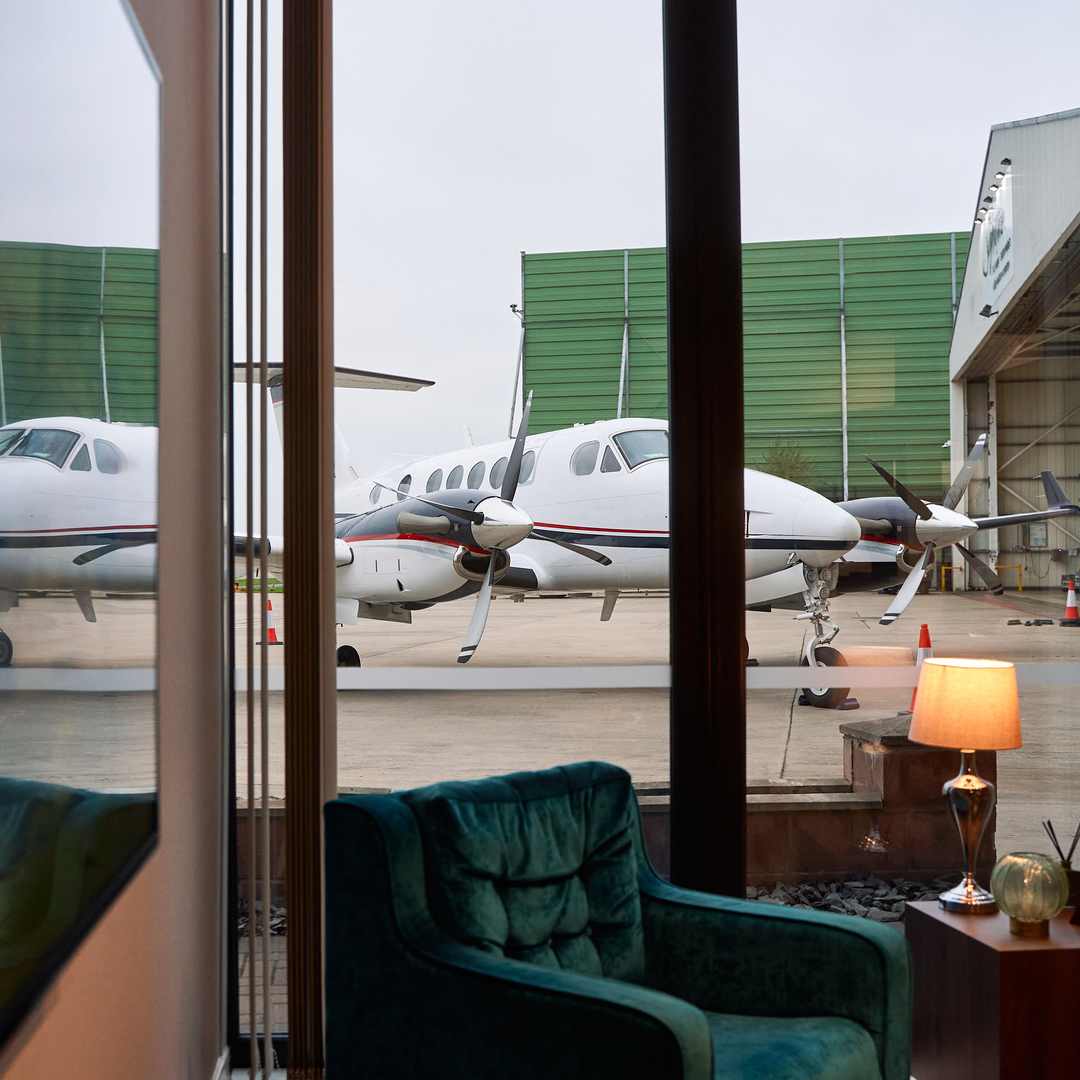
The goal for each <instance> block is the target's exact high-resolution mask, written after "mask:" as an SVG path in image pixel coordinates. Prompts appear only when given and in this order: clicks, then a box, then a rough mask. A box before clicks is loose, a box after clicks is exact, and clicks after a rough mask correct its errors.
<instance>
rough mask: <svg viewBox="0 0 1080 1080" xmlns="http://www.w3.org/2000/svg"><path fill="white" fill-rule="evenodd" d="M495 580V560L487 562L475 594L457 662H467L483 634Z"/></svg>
mask: <svg viewBox="0 0 1080 1080" xmlns="http://www.w3.org/2000/svg"><path fill="white" fill-rule="evenodd" d="M494 582H495V560H494V559H491V560H490V561H489V562H488V568H487V573H485V574H484V580H483V581H482V582H481V584H480V592H479V593H477V595H476V606H475V607H474V608H473V613H472V618H471V619H470V620H469V629H468V630H466V631H465V640H464V641H463V642H462V643H461V649H460V650H459V651H458V658H457V662H458V663H459V664H467V663H468V662H469V661H470V660H471V659H472V658H473V654H474V653H475V652H476V649H477V646H478V645H479V644H480V639H481V638H482V637H483V636H484V627H485V626H487V617H488V612H489V611H490V610H491V586H492V585H493V584H494Z"/></svg>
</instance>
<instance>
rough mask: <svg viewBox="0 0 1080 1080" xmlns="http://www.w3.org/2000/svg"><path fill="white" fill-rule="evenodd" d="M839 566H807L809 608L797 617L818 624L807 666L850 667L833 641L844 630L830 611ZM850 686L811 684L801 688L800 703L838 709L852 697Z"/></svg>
mask: <svg viewBox="0 0 1080 1080" xmlns="http://www.w3.org/2000/svg"><path fill="white" fill-rule="evenodd" d="M838 575H839V568H838V567H837V566H836V565H835V564H833V565H832V566H830V567H828V569H826V570H824V571H822V570H819V569H817V567H813V566H807V567H806V568H805V570H804V577H805V578H806V588H805V590H803V601H804V603H805V604H806V611H805V612H803V614H801V615H796V616H795V617H796V618H797V619H809V620H810V622H811V623H813V626H814V636H813V637H812V638H811V639H810V640H809V641H808V642H807V643H806V648H805V650H804V652H803V657H802V664H803V666H804V667H811V668H815V667H846V666H847V661H846V660H845V659H844V654H843V653H842V652H840V650H839V649H834V648H833V647H832V646H831V645H830V644H829V642H831V641H832V640H833V638H834V637H836V635H837V634H839V633H840V627H839V626H837V625H836V623H834V622H833V621H832V617H831V616H830V614H829V591H830V590H831V589H832V588H833V586H835V584H836V580H837V577H838ZM850 693H851V688H850V687H839V686H818V687H815V686H808V687H804V688H803V689H802V690H800V692H799V704H800V705H812V706H814V708H817V709H838V708H839V707H840V706H841V705H843V704H844V702H845V701H847V699H848V695H849V694H850Z"/></svg>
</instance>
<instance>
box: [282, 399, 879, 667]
mask: <svg viewBox="0 0 1080 1080" xmlns="http://www.w3.org/2000/svg"><path fill="white" fill-rule="evenodd" d="M530 405H531V399H530V402H527V403H526V406H525V412H524V414H523V418H522V422H521V425H520V427H519V430H518V434H517V437H516V438H515V439H514V440H512V441H511V440H505V441H503V442H498V443H492V444H489V445H487V446H473V447H466V448H464V449H461V450H457V451H454V452H452V453H447V454H442V455H438V456H436V457H431V458H426V459H424V460H422V461H417V462H414V463H412V464H411V465H410V466H409V467H408V468H407V469H406V470H405V471H404V472H402V471H395V472H394V473H387V474H383V475H382V476H379V477H377V478H376V479H375V480H374V481H366V482H364V481H360V482H355V483H352V484H350V485H348V486H347V487H345V488H343V489H339V491H338V493H337V496H336V502H337V509H338V511H339V522H338V528H337V536H338V620H339V622H342V623H353V622H356V621H358V620H359V619H361V618H379V619H395V620H399V621H404V622H407V621H411V618H412V612H413V611H415V610H418V609H421V608H425V607H429V606H431V605H432V604H436V603H442V602H445V601H448V600H455V599H458V598H459V597H462V596H465V595H468V594H469V593H474V592H475V593H478V594H479V596H478V600H477V605H476V611H475V613H474V618H473V624H472V625H471V626H470V628H469V631H468V633H467V634H466V638H465V641H464V643H463V644H462V648H461V652H460V654H459V656H458V661H459V662H460V663H465V662H467V661H468V660H469V659H470V658H471V656H472V655H473V653H474V652H475V651H476V647H477V645H478V644H479V640H480V635H481V634H482V633H483V628H484V624H485V622H486V620H487V611H488V609H489V607H490V601H491V594H492V592H493V591H494V592H505V593H518V594H524V593H535V592H541V593H542V592H560V593H562V592H575V591H588V592H603V593H604V594H605V603H604V607H603V609H602V612H601V618H602V619H605V620H606V619H607V618H610V616H611V612H612V609H613V607H614V604H615V601H616V598H617V597H618V594H619V592H620V591H621V590H627V589H666V588H667V587H668V554H669V533H668V433H667V424H666V423H665V422H664V421H662V420H647V419H634V418H631V419H624V420H604V421H599V422H597V423H594V424H587V425H580V426H576V427H571V428H563V429H560V430H557V431H550V432H545V433H543V434H537V435H526V432H527V428H528V415H529V408H530ZM744 483H745V502H744V505H745V511H746V519H745V520H746V539H745V544H746V578H747V580H748V581H750V580H753V579H756V578H762V577H765V576H767V575H770V574H773V573H775V572H776V571H780V570H783V569H785V568H787V567H793V566H798V567H801V568H802V572H803V574H804V576H805V578H806V579H809V580H814V579H816V578H817V575H818V574H819V571H820V570H822V569H824V568H826V567H828V566H829V565H830V564H831V563H833V562H835V561H836V560H837V559H838V558H840V557H841V556H842V555H843V554H844V553H845V552H846V551H848V550H850V549H851V548H852V547H854V546H855V544H856V543H857V542H858V539H859V526H858V522H856V521H855V519H854V518H853V517H852V516H851V515H850V514H848V513H847V512H846V511H844V510H841V509H839V508H838V507H836V506H835V505H833V504H832V503H831V502H829V500H828V499H826V498H824V497H823V496H821V495H818V494H817V493H816V492H813V491H811V490H809V489H808V488H804V487H801V486H799V485H798V484H793V483H791V482H790V481H787V480H782V479H780V478H779V477H775V476H769V475H767V474H764V473H758V472H755V471H754V470H752V469H747V470H745V471H744ZM421 488H422V490H423V494H422V495H421V494H413V492H414V490H417V489H421ZM364 505H366V506H368V507H369V508H368V509H367V510H366V511H364V512H359V513H358V512H357V507H358V506H364ZM271 549H273V540H272V539H271ZM511 549H513V550H512V551H511ZM805 587H806V588H810V586H809V585H806V586H805ZM788 591H790V590H788ZM339 662H341V663H342V664H347V665H355V664H358V663H359V662H360V659H359V656H358V655H357V654H356V651H355V649H353V647H352V646H348V645H343V646H342V647H341V648H340V649H339Z"/></svg>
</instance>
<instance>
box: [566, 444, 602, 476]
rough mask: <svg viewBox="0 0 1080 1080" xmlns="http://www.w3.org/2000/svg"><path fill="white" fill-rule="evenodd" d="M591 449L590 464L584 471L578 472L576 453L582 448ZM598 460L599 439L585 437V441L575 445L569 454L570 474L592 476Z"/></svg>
mask: <svg viewBox="0 0 1080 1080" xmlns="http://www.w3.org/2000/svg"><path fill="white" fill-rule="evenodd" d="M590 448H591V449H592V451H593V457H592V464H591V465H590V466H589V468H588V470H587V471H586V472H578V469H577V464H576V462H577V460H578V455H579V454H580V453H581V452H582V451H583V450H589V449H590ZM599 462H600V440H599V439H586V440H585V442H583V443H581V444H580V445H579V446H575V447H574V450H573V452H572V453H571V454H570V475H571V476H592V475H593V473H595V472H596V466H597V465H598V464H599Z"/></svg>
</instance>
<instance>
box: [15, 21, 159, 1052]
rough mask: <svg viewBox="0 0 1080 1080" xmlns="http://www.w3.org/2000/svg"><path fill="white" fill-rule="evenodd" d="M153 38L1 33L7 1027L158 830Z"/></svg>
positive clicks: (89, 32)
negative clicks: (111, 481)
mask: <svg viewBox="0 0 1080 1080" xmlns="http://www.w3.org/2000/svg"><path fill="white" fill-rule="evenodd" d="M141 41H142V36H141V33H140V32H139V31H138V29H137V27H135V26H134V25H133V23H132V22H131V15H130V8H129V7H128V5H127V4H126V3H121V2H119V0H87V2H85V3H80V4H68V3H63V2H60V0H41V2H39V3H34V4H16V5H8V6H7V7H6V8H5V11H4V17H3V34H2V35H0V100H3V101H4V103H5V116H4V138H5V145H6V151H5V153H4V163H3V168H2V169H0V454H2V455H3V456H2V457H0V627H2V629H0V718H2V720H0V724H2V736H0V833H2V840H0V851H2V854H0V867H2V868H0V897H2V898H0V1045H2V1044H3V1043H4V1041H5V1039H6V1038H7V1036H8V1035H9V1033H10V1032H11V1031H12V1029H13V1028H14V1027H15V1026H16V1025H17V1024H18V1023H19V1022H20V1021H21V1020H22V1019H23V1017H24V1015H25V1013H26V1012H27V1010H28V1009H30V1008H33V1007H36V1005H37V1001H38V998H39V996H40V995H41V994H42V993H43V992H44V991H45V988H46V986H47V985H48V982H49V981H50V980H51V978H52V976H53V975H54V974H55V972H56V971H57V970H58V969H59V968H60V966H61V965H62V964H63V962H64V961H65V960H66V959H67V957H68V956H69V955H70V954H71V953H72V952H73V950H74V949H75V948H76V947H77V945H78V943H79V941H80V940H81V938H82V937H83V935H85V934H86V933H87V932H88V930H89V929H90V928H92V927H93V926H94V924H95V922H96V921H97V919H98V918H99V917H100V916H101V913H102V912H103V911H104V909H105V907H106V905H107V904H108V903H110V902H111V900H112V898H113V897H114V896H116V895H117V893H118V892H119V890H120V889H121V887H122V886H123V885H124V883H125V882H126V881H127V880H128V878H129V877H130V876H131V875H132V874H133V873H134V871H135V870H136V869H137V867H138V866H139V865H140V863H141V860H142V857H143V856H144V855H145V854H146V853H147V852H148V851H150V850H151V848H152V846H153V843H154V839H155V837H156V830H157V747H156V742H157V724H156V710H157V701H156V687H157V676H156V671H157V668H156V664H157V553H158V543H157V541H158V524H157V522H158V516H157V511H158V500H157V449H158V427H157V424H158V407H157V406H158V401H157V385H158V195H159V191H158V157H159V128H158V118H159V102H160V86H159V82H158V76H157V71H156V68H155V67H154V65H153V62H152V60H151V59H150V58H149V57H148V56H147V55H146V53H145V52H144V50H143V47H142V44H141ZM104 438H107V439H108V440H110V443H109V445H115V446H116V447H120V448H122V452H123V453H124V454H125V455H127V456H128V457H129V460H131V461H132V462H133V463H137V466H135V467H132V468H131V469H129V470H128V472H127V475H126V476H125V482H124V483H123V485H122V486H121V487H120V488H115V487H113V486H110V487H109V489H108V490H105V488H104V487H103V486H102V483H101V480H102V478H101V476H100V475H99V473H98V472H97V471H95V470H94V469H93V468H92V467H91V453H90V450H88V449H87V443H88V442H90V441H93V440H95V439H99V440H100V439H104ZM80 443H81V448H80V449H79V450H78V451H77V452H76V447H77V446H79V445H80ZM68 466H69V467H68ZM102 989H103V990H105V989H106V988H105V986H104V985H103V986H102ZM46 1008H47V1006H46Z"/></svg>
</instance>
